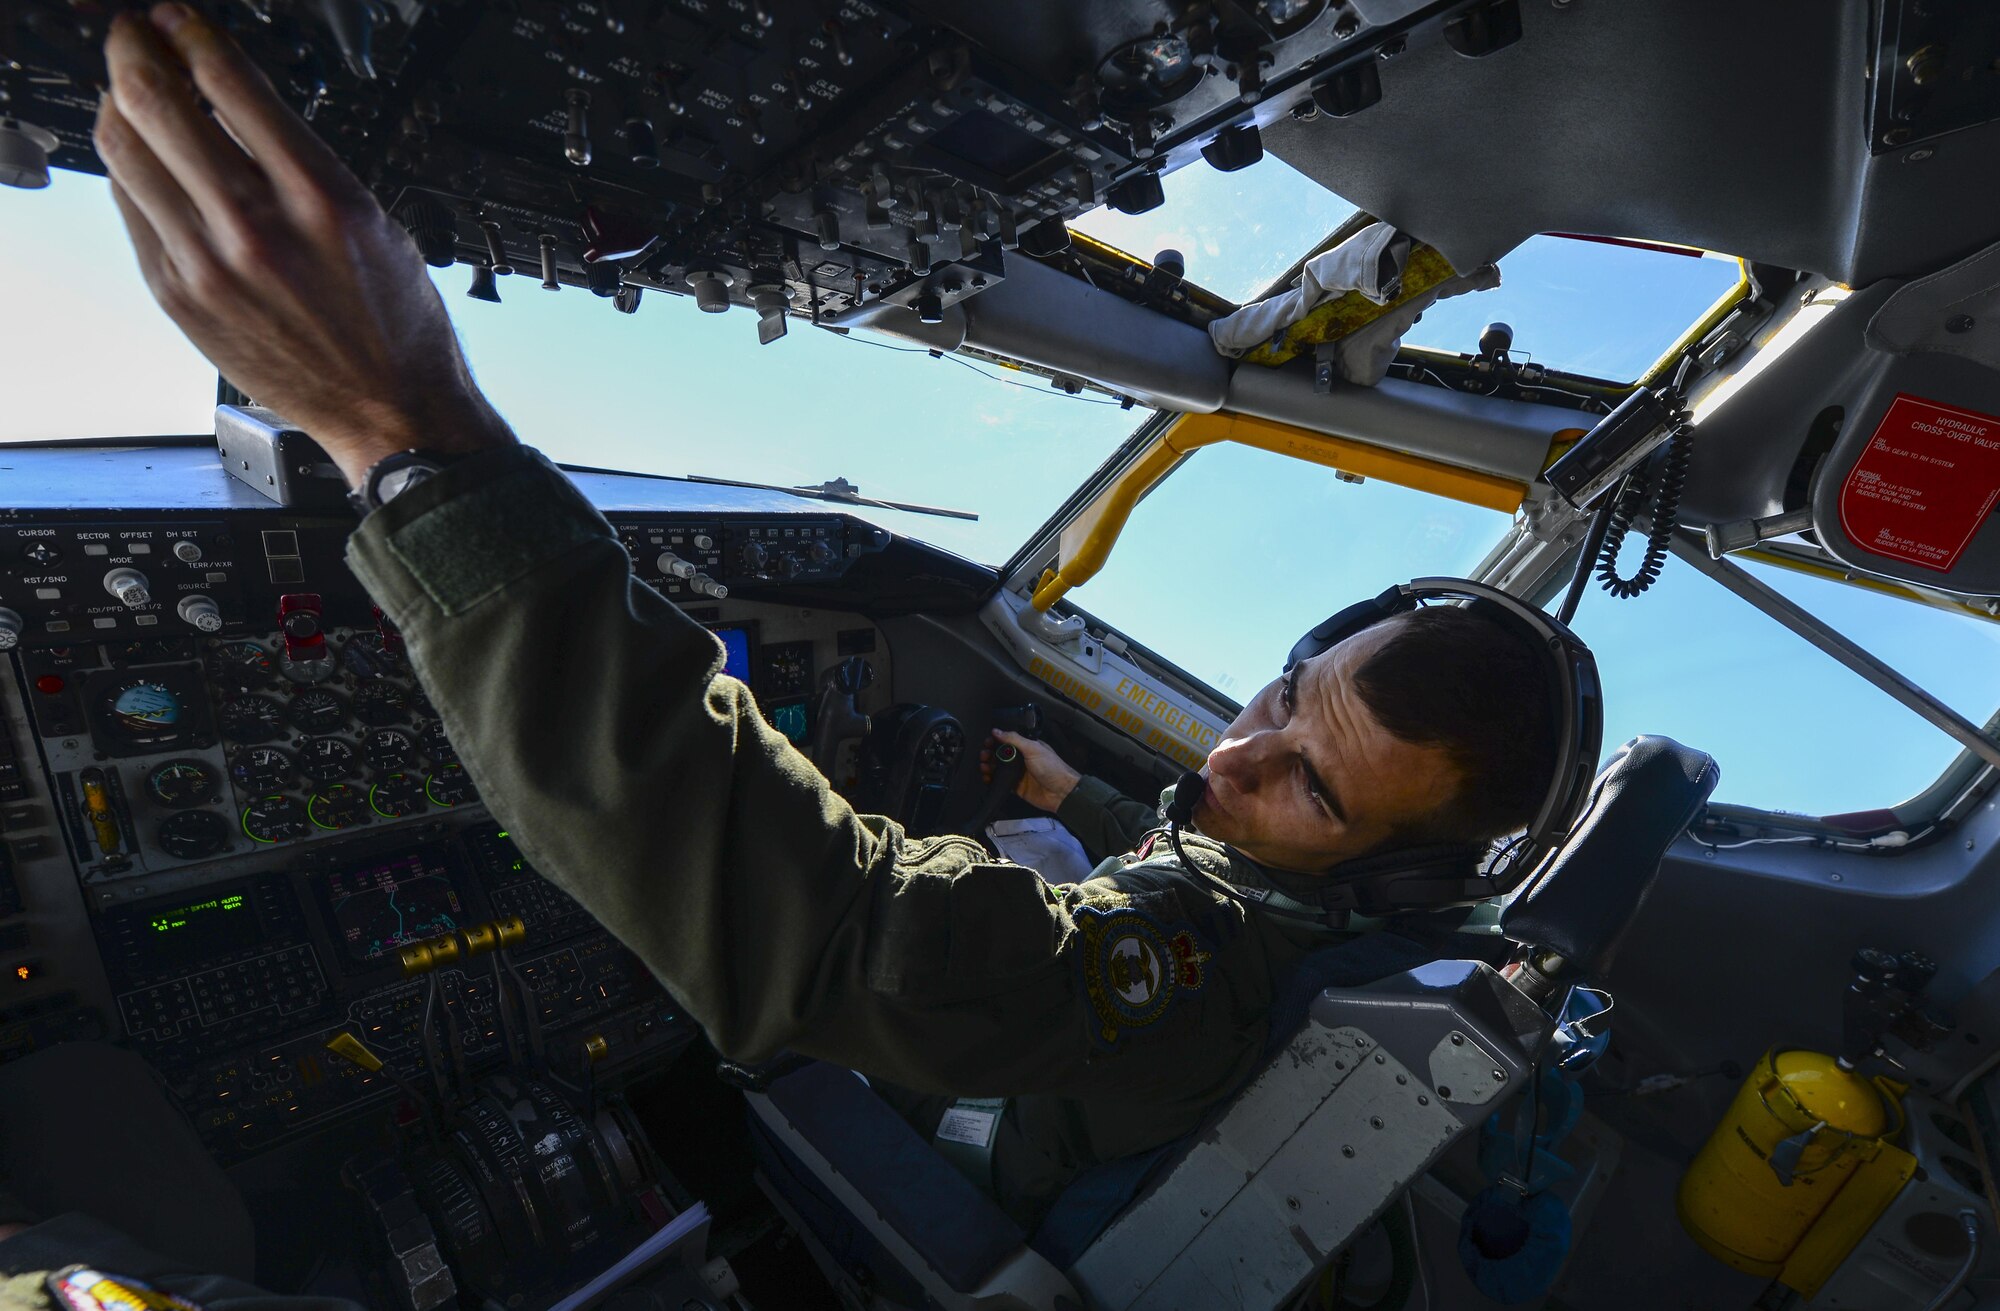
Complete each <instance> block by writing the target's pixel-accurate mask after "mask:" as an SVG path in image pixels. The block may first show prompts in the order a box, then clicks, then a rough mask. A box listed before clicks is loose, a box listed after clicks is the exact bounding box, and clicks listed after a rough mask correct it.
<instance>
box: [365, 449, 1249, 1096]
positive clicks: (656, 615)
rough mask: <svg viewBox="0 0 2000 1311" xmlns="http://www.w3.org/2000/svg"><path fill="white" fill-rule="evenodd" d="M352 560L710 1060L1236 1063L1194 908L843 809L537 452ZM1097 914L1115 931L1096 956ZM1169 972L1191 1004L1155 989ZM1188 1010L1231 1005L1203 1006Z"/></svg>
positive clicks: (1077, 1087) (1005, 1066)
mask: <svg viewBox="0 0 2000 1311" xmlns="http://www.w3.org/2000/svg"><path fill="white" fill-rule="evenodd" d="M348 562H349V564H350V566H351V567H352V568H353V570H354V572H355V574H356V575H357V576H358V577H359V578H360V579H361V580H362V582H363V583H364V584H365V585H366V586H367V587H368V589H369V590H370V592H371V593H372V594H373V595H374V597H375V599H376V601H377V602H378V603H379V604H380V605H381V606H382V608H383V609H384V610H385V611H386V612H387V613H388V615H389V616H390V617H391V618H392V619H393V620H394V621H395V622H396V624H397V625H398V627H399V628H400V629H401V630H402V633H403V636H404V638H405V640H406V642H407V644H408V650H409V653H410V658H411V661H412V663H413V665H414V667H415V669H416V671H417V674H418V676H419V678H420V679H421V681H422V683H423V685H424V688H425V690H426V692H427V693H428V694H429V696H430V698H431V700H432V702H433V703H434V704H435V705H436V707H437V710H438V713H439V715H440V717H441V719H442V721H443V724H444V728H445V732H446V733H447V735H448V736H449V737H450V739H451V741H452V743H453V745H454V746H455V747H456V748H457V749H458V752H459V754H460V757H461V758H462V760H463V761H464V764H465V767H466V770H467V772H468V773H469V774H470V776H471V778H472V781H473V783H474V785H475V786H476V787H477V788H478V790H479V792H480V795H481V796H482V798H483V799H484V800H485V802H486V803H487V805H488V806H489V807H490V808H491V810H492V811H493V813H494V814H495V816H496V817H498V818H500V819H502V820H503V821H504V822H505V823H506V824H507V826H508V828H509V830H510V832H511V833H512V835H513V837H514V838H515V840H516V841H517V842H518V843H519V845H520V846H521V849H522V851H523V852H524V853H525V854H526V855H527V857H528V859H530V860H531V861H533V862H534V864H535V865H536V866H537V867H538V868H539V869H540V870H541V871H542V872H543V873H544V874H546V875H547V876H548V877H549V878H550V879H552V880H553V881H555V882H556V883H558V884H560V885H562V886H563V887H565V888H566V889H567V890H568V891H569V892H570V893H571V894H572V895H574V896H575V897H576V898H577V900H578V901H579V902H581V903H582V904H583V905H584V906H585V907H586V908H587V909H588V910H589V911H590V912H591V913H592V914H593V915H594V916H596V917H597V919H598V920H599V921H600V922H602V923H603V924H604V925H605V926H606V927H607V928H609V929H611V930H612V932H614V933H615V934H617V935H618V936H619V938H620V939H622V940H623V941H624V942H625V943H626V944H627V945H628V946H630V947H631V948H632V949H633V950H634V951H635V952H636V953H637V954H638V955H639V956H640V957H641V958H642V959H643V960H644V961H645V962H646V964H647V965H648V966H649V967H650V968H651V969H652V970H653V971H654V973H655V974H656V975H658V976H659V978H660V979H661V981H662V982H663V983H664V984H665V985H666V986H667V987H668V988H669V989H670V990H671V991H672V992H673V993H674V995H675V996H676V997H677V998H678V999H679V1000H680V1002H681V1004H682V1005H683V1006H685V1007H686V1009H687V1011H688V1012H689V1014H690V1015H692V1016H693V1017H694V1018H695V1019H696V1020H698V1021H699V1022H700V1023H701V1025H702V1026H703V1028H704V1029H705V1030H706V1032H707V1033H708V1036H709V1038H710V1040H711V1041H712V1042H713V1043H714V1044H715V1046H716V1047H717V1049H719V1050H720V1051H721V1052H723V1053H724V1054H726V1055H729V1056H732V1057H735V1058H738V1059H744V1060H759V1059H765V1058H768V1057H770V1056H772V1055H774V1054H776V1053H777V1052H779V1051H781V1050H784V1049H790V1050H793V1051H796V1052H799V1053H802V1054H805V1055H809V1056H817V1057H821V1058H824V1059H829V1060H834V1061H839V1062H841V1063H844V1064H846V1065H849V1066H851V1067H853V1068H855V1069H858V1070H860V1071H862V1072H863V1073H866V1074H870V1075H876V1076H880V1077H883V1078H888V1079H892V1080H895V1081H896V1082H899V1083H902V1084H905V1085H907V1086H909V1087H912V1088H916V1089H920V1090H925V1091H938V1092H953V1093H960V1094H967V1095H981V1094H997V1095H1011V1094H1015V1093H1023V1092H1035V1091H1049V1092H1071V1093H1075V1092H1081V1091H1084V1090H1086V1089H1088V1088H1090V1087H1093V1086H1098V1087H1103V1086H1117V1084H1118V1082H1119V1081H1120V1080H1121V1079H1135V1078H1136V1079H1137V1080H1138V1081H1139V1082H1141V1083H1146V1082H1155V1081H1166V1082H1167V1083H1168V1084H1170V1085H1171V1086H1172V1087H1174V1088H1176V1089H1179V1088H1188V1089H1190V1090H1193V1089H1196V1088H1205V1087H1209V1086H1217V1087H1219V1086H1220V1085H1221V1084H1222V1083H1224V1082H1226V1080H1227V1079H1228V1078H1229V1077H1231V1071H1232V1070H1233V1069H1234V1068H1235V1055H1234V1054H1233V1050H1234V1046H1236V1045H1240V1043H1238V1042H1236V1040H1235V1039H1233V1038H1232V1037H1231V1034H1232V1027H1231V1026H1236V1027H1238V1028H1240V1023H1241V1021H1242V1020H1243V1018H1244V1016H1243V1015H1242V1014H1237V1013H1236V1010H1237V1008H1236V1007H1235V1006H1234V1003H1233V1002H1232V1000H1231V999H1232V997H1233V996H1234V995H1235V994H1234V993H1233V992H1232V990H1231V989H1230V988H1228V987H1226V986H1223V985H1221V984H1220V983H1217V984H1216V985H1215V986H1212V987H1206V988H1205V989H1204V988H1202V987H1197V986H1193V985H1196V984H1201V983H1204V982H1205V981H1208V980H1212V979H1213V978H1214V976H1215V974H1216V971H1214V970H1212V969H1211V967H1210V960H1209V957H1210V956H1212V955H1213V954H1214V952H1215V951H1217V950H1219V949H1218V948H1217V947H1216V946H1215V945H1214V942H1213V940H1214V937H1215V934H1214V932H1213V931H1212V930H1200V931H1198V930H1197V928H1196V926H1195V925H1194V924H1193V923H1192V922H1191V921H1190V916H1191V915H1192V914H1194V913H1196V912H1199V911H1201V910H1202V906H1201V904H1200V899H1199V898H1195V899H1193V900H1192V901H1189V902H1188V903H1187V904H1186V905H1185V906H1184V905H1183V904H1182V903H1181V902H1179V901H1177V900H1176V899H1175V897H1174V896H1173V895H1172V894H1150V899H1146V898H1142V899H1141V901H1142V902H1143V904H1142V905H1135V906H1129V907H1128V906H1126V905H1124V899H1123V898H1120V899H1119V901H1118V903H1117V904H1110V905H1091V906H1085V905H1084V904H1083V903H1082V902H1081V901H1079V898H1080V897H1082V896H1083V895H1084V894H1083V893H1082V892H1080V891H1079V888H1078V887H1068V888H1052V887H1050V886H1049V885H1047V884H1046V883H1044V881H1043V880H1042V879H1041V878H1040V877H1039V876H1038V875H1037V874H1035V873H1034V871H1032V870H1028V869H1025V868H1022V867H1020V866H1014V865H1007V864H1001V863H995V862H993V861H991V859H990V858H989V857H988V856H987V855H986V852H985V850H984V849H983V848H982V847H981V846H980V845H979V844H978V843H976V842H974V841H972V840H970V839H967V838H959V837H945V838H936V839H928V840H924V841H915V840H911V839H909V838H907V837H906V836H905V835H904V834H903V832H902V831H901V829H900V828H899V827H898V826H897V825H895V824H894V823H892V822H890V821H889V820H886V819H883V818H880V817H876V816H864V815H858V814H856V813H855V812H854V810H853V809H852V808H851V807H849V806H848V804H847V803H846V802H845V801H844V800H843V799H842V798H841V797H839V796H838V795H837V794H836V793H834V792H833V791H832V789H831V788H829V787H828V786H827V784H826V781H825V780H824V779H823V778H822V777H821V776H820V774H819V773H818V771H816V770H815V769H814V768H813V767H812V765H811V763H810V762H809V761H807V760H806V759H805V757H803V756H801V755H800V754H799V753H798V752H797V751H796V750H794V749H793V747H792V745H791V744H790V743H789V742H788V741H786V740H785V738H784V737H783V736H782V735H781V734H779V733H777V732H776V731H775V730H773V729H772V728H771V727H770V726H769V725H767V724H766V723H765V722H764V719H763V717H762V716H761V715H760V714H759V713H758V712H757V709H756V706H755V704H754V702H753V701H752V699H751V696H750V692H749V690H748V689H747V688H745V687H744V686H743V684H741V683H739V682H737V681H736V680H734V679H732V678H729V677H727V676H726V675H723V674H722V673H721V668H722V661H723V652H722V647H721V644H720V642H718V641H717V640H716V638H715V637H714V636H713V635H712V634H711V633H709V632H708V631H707V630H705V629H704V628H702V627H701V626H700V625H699V624H697V623H695V622H694V621H693V620H691V619H689V618H688V617H687V616H686V615H684V614H682V613H681V612H680V611H679V610H678V609H677V608H676V607H675V606H674V605H672V604H671V603H670V602H668V601H667V600H666V599H665V598H664V597H662V596H661V595H660V594H659V593H658V592H655V591H654V590H652V589H651V588H649V587H646V586H644V585H643V584H641V583H639V582H637V581H636V580H635V579H634V578H633V575H632V571H631V567H630V560H629V559H628V557H627V556H626V554H625V551H624V549H623V547H622V546H621V545H620V544H619V542H618V540H617V539H616V537H615V536H614V535H613V533H612V532H611V530H610V527H609V525H608V524H606V523H605V522H604V520H603V519H602V518H601V517H600V516H599V515H598V514H597V512H596V511H595V510H594V509H593V508H592V507H591V506H590V505H589V504H588V503H587V502H586V501H585V500H584V499H583V497H582V495H581V494H580V493H579V492H578V491H577V489H576V488H575V487H574V486H573V485H571V484H570V482H569V481H568V480H567V479H565V478H564V477H563V476H562V475H561V474H560V473H559V472H558V471H557V470H556V469H555V468H554V467H553V466H551V465H549V464H548V463H547V462H546V461H545V460H543V459H542V458H541V457H540V456H539V455H537V454H536V453H534V452H532V451H529V450H525V449H509V450H503V451H495V452H489V453H485V454H482V455H480V456H477V457H474V458H472V459H469V460H465V461H462V462H460V463H458V464H455V465H453V466H452V467H450V468H448V469H446V470H444V471H443V472H442V473H440V474H438V475H437V476H435V477H433V478H431V479H429V480H428V481H426V482H424V483H422V484H420V485H419V486H417V487H414V488H412V489H410V490H409V491H407V492H405V493H404V494H403V495H401V496H399V497H397V498H396V499H395V500H393V501H392V502H390V503H389V504H388V505H387V506H385V507H383V508H382V509H380V510H377V511H376V512H375V513H373V514H371V515H370V516H369V517H368V518H367V520H366V521H365V522H364V523H363V524H362V525H361V526H360V528H358V529H357V530H356V531H355V533H354V534H353V536H352V538H351V540H350V544H349V548H348ZM1119 914H1122V915H1124V918H1123V919H1121V920H1117V921H1116V923H1112V922H1111V920H1109V919H1107V918H1106V917H1107V916H1114V917H1115V916H1116V915H1119ZM1107 923H1109V924H1111V927H1113V928H1122V930H1129V931H1130V933H1128V938H1121V939H1120V940H1119V944H1110V945H1107V943H1106V939H1105V937H1104V934H1103V933H1102V932H1100V930H1102V929H1104V928H1105V927H1106V924H1107ZM1134 933H1136V934H1139V935H1140V938H1136V939H1134V938H1130V934H1134ZM1177 934H1185V935H1187V936H1186V937H1185V938H1184V939H1177V938H1176V935H1177ZM1128 939H1129V940H1128ZM1177 941H1179V942H1181V944H1182V945H1181V947H1179V948H1176V946H1175V943H1176V942H1177ZM1093 942H1095V943H1096V944H1097V946H1098V948H1099V950H1098V951H1097V952H1096V955H1095V956H1093V957H1090V959H1092V960H1095V961H1097V962H1098V965H1097V968H1096V972H1095V973H1092V972H1090V970H1089V969H1087V968H1086V965H1085V958H1086V955H1087V953H1086V950H1085V949H1086V948H1087V947H1088V946H1089V945H1090V944H1091V943H1093ZM1120 944H1122V945H1120ZM1177 949H1178V950H1181V951H1182V954H1183V959H1182V960H1181V961H1180V962H1179V963H1178V964H1176V962H1175V961H1174V959H1173V955H1172V953H1173V952H1174V951H1175V950H1177ZM1121 952H1122V953H1124V955H1122V956H1121V955H1120V954H1119V953H1121ZM1114 975H1115V981H1114V982H1113V983H1112V984H1111V985H1110V986H1112V987H1113V988H1114V990H1116V989H1118V988H1122V991H1117V992H1116V995H1114V994H1113V993H1110V992H1106V991H1105V985H1106V981H1107V980H1113V977H1114ZM1244 977H1246V978H1247V977H1250V975H1249V974H1247V973H1246V974H1245V975H1244ZM1177 979H1178V980H1180V981H1182V986H1180V987H1179V989H1178V994H1179V996H1180V997H1182V998H1183V999H1190V1000H1189V1004H1188V1005H1180V1006H1170V1005H1167V1004H1166V1003H1168V1002H1171V1001H1172V1000H1174V998H1173V997H1172V996H1170V995H1169V990H1170V989H1171V988H1172V987H1173V986H1174V984H1175V982H1176V980H1177ZM1093 997H1096V998H1098V999H1099V1002H1098V1003H1097V1004H1093V1002H1092V998H1093ZM1195 1003H1199V1005H1196V1004H1195ZM1209 1007H1222V1008H1224V1009H1225V1010H1228V1011H1229V1012H1230V1013H1228V1014H1222V1013H1218V1014H1216V1015H1214V1016H1212V1017H1210V1018H1208V1019H1206V1020H1205V1021H1200V1022H1198V1021H1197V1019H1196V1013H1197V1011H1205V1010H1206V1009H1207V1008H1209ZM1253 1009H1254V1000H1253ZM1170 1011H1171V1012H1172V1017H1171V1018H1172V1019H1173V1023H1171V1024H1169V1023H1166V1021H1167V1019H1168V1018H1169V1012H1170ZM1253 1018H1254V1017H1253ZM1128 1030H1129V1031H1130V1037H1129V1039H1128V1040H1126V1041H1124V1042H1122V1044H1121V1043H1120V1042H1119V1041H1118V1040H1119V1039H1120V1038H1121V1037H1126V1036H1127V1031H1128ZM1142 1031H1143V1032H1142ZM1202 1032H1205V1033H1207V1034H1208V1035H1209V1037H1208V1039H1207V1040H1206V1041H1204V1040H1202V1038H1201V1036H1200V1035H1201V1033H1202ZM1218 1034H1219V1035H1222V1036H1221V1038H1220V1039H1219V1040H1218V1039H1217V1037H1216V1035H1218ZM1114 1048H1115V1049H1117V1050H1119V1051H1122V1052H1124V1053H1127V1055H1126V1056H1125V1057H1124V1058H1123V1059H1120V1060H1115V1061H1107V1060H1105V1059H1103V1057H1104V1054H1105V1053H1106V1052H1107V1051H1110V1050H1112V1049H1114Z"/></svg>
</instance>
